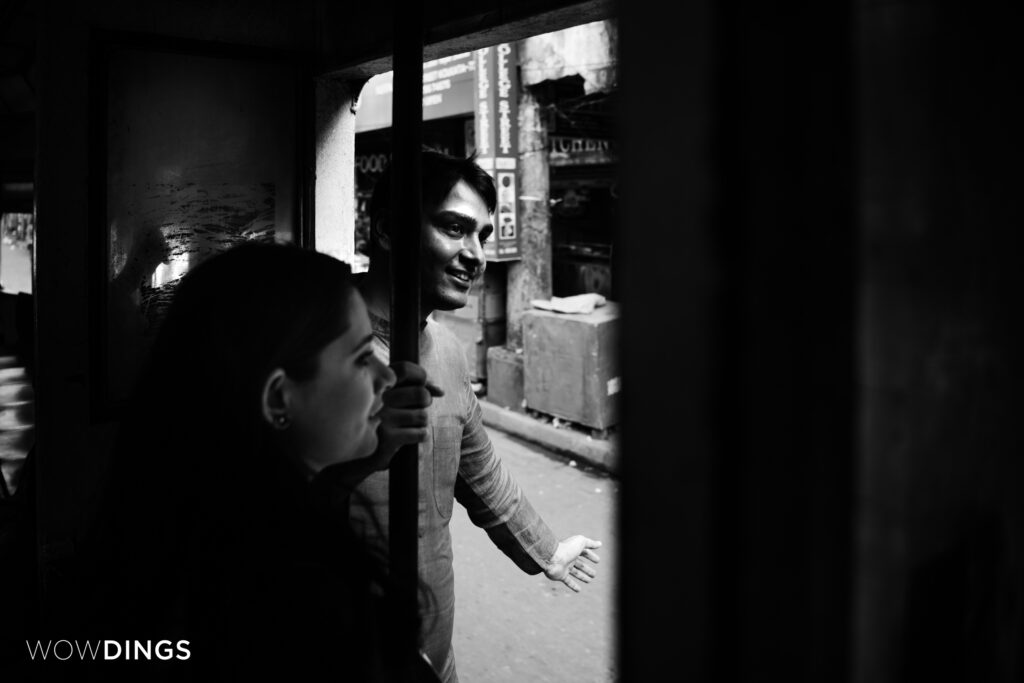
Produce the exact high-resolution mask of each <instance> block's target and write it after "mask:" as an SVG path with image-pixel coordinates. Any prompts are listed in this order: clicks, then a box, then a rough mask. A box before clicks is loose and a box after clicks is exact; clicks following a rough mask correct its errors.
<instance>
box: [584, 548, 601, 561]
mask: <svg viewBox="0 0 1024 683" xmlns="http://www.w3.org/2000/svg"><path fill="white" fill-rule="evenodd" d="M580 557H585V558H587V559H588V560H590V561H591V562H593V563H595V564H596V563H598V562H600V561H601V558H600V557H598V556H597V553H595V552H594V551H593V550H589V549H587V550H584V551H583V552H582V553H580Z"/></svg>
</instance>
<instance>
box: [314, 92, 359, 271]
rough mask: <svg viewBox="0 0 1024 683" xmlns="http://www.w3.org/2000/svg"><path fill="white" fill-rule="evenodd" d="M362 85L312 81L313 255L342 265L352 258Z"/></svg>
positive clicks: (353, 253) (353, 251)
mask: <svg viewBox="0 0 1024 683" xmlns="http://www.w3.org/2000/svg"><path fill="white" fill-rule="evenodd" d="M361 88H362V82H354V81H343V80H338V79H332V78H320V79H317V82H316V179H315V181H314V182H315V198H316V199H315V201H316V209H315V211H316V213H315V221H314V222H315V226H316V227H315V231H314V244H315V246H316V250H317V251H320V252H323V253H325V254H329V255H331V256H333V257H335V258H338V259H341V260H342V261H347V262H349V263H351V262H352V259H353V257H354V255H355V224H356V175H355V154H356V151H355V150H356V115H355V114H354V113H353V112H352V104H353V102H354V101H355V100H356V98H358V97H359V91H360V89H361Z"/></svg>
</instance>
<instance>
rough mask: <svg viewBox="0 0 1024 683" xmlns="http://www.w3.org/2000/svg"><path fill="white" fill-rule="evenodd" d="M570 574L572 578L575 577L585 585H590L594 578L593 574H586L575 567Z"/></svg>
mask: <svg viewBox="0 0 1024 683" xmlns="http://www.w3.org/2000/svg"><path fill="white" fill-rule="evenodd" d="M569 573H570V574H571V575H572V576H575V577H576V578H577V579H579V580H580V581H582V582H583V583H590V580H591V578H592V577H593V576H594V575H593V574H588V573H587V572H585V571H583V570H582V569H579V568H577V567H573V568H572V569H570V570H569Z"/></svg>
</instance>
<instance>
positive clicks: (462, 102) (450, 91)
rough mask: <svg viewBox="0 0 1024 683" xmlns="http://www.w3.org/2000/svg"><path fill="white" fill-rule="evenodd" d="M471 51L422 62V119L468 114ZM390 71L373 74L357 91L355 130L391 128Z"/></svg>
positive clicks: (392, 81) (471, 108)
mask: <svg viewBox="0 0 1024 683" xmlns="http://www.w3.org/2000/svg"><path fill="white" fill-rule="evenodd" d="M475 65H476V60H475V59H474V54H473V53H472V52H464V53H462V54H458V55H453V56H451V57H442V58H441V59H432V60H430V61H429V62H424V63H423V120H424V121H430V120H432V119H442V118H445V117H447V116H457V115H460V114H470V113H472V111H473V68H474V66H475ZM393 90H394V72H393V71H388V72H387V73H383V74H380V75H378V76H374V77H373V78H371V79H370V80H369V81H367V82H366V85H364V86H363V91H362V92H361V93H360V94H359V109H358V110H357V111H356V132H357V133H363V132H365V131H369V130H378V129H380V128H390V127H391V101H392V91H393Z"/></svg>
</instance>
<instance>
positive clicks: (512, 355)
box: [487, 346, 523, 412]
mask: <svg viewBox="0 0 1024 683" xmlns="http://www.w3.org/2000/svg"><path fill="white" fill-rule="evenodd" d="M487 400H488V401H490V402H491V403H493V404H495V405H499V406H501V407H503V408H508V409H510V410H516V411H519V412H522V410H523V354H521V353H516V352H515V351H512V350H510V349H507V348H505V347H504V346H492V347H491V348H489V349H487Z"/></svg>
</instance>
